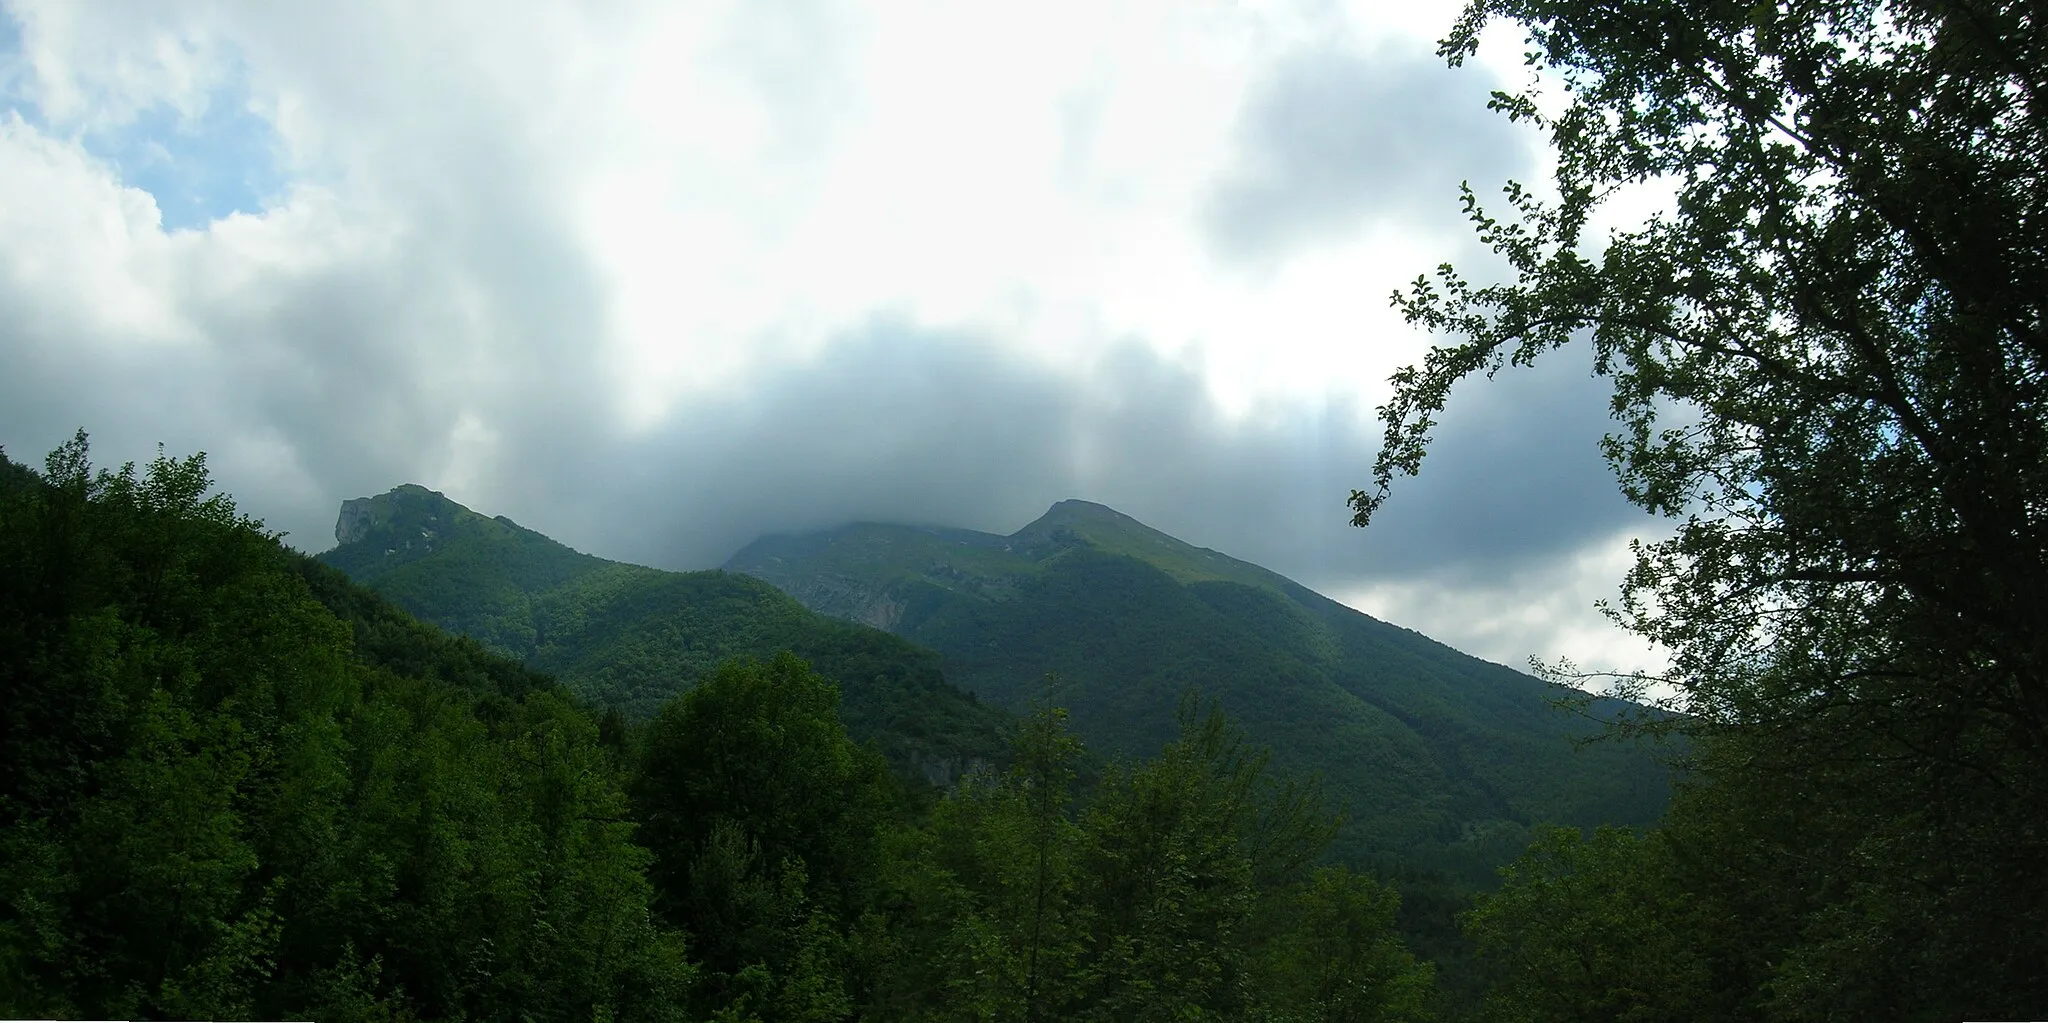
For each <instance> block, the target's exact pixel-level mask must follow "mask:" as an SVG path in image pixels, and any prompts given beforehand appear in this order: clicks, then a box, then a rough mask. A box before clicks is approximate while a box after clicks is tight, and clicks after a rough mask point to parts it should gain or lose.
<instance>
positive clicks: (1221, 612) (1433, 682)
mask: <svg viewBox="0 0 2048 1023" xmlns="http://www.w3.org/2000/svg"><path fill="white" fill-rule="evenodd" d="M726 567H727V568H728V569H730V570H732V571H735V572H744V573H747V574H749V575H754V576H758V577H759V578H762V579H764V580H766V581H768V582H771V583H774V584H775V585H776V586H778V587H780V588H781V589H783V590H784V591H786V592H788V593H790V594H792V595H794V596H795V597H796V598H797V599H799V600H801V601H803V602H804V603H805V604H806V605H807V606H809V607H811V608H813V609H815V610H818V611H822V612H825V613H827V614H831V615H835V616H838V617H841V618H846V619H850V620H853V621H859V622H864V623H866V624H870V625H874V626H877V627H880V628H886V629H888V630H890V631H891V632H894V633H896V634H897V635H900V636H903V637H905V638H907V639H910V640H913V641H915V642H917V643H920V644H924V645H927V646H930V647H932V648H933V649H936V650H938V651H940V652H941V653H942V654H943V655H944V656H945V666H946V671H947V675H948V677H949V678H950V679H952V680H953V681H954V683H955V684H957V685H960V686H962V687H963V688H966V689H968V690H970V691H973V692H975V693H976V694H977V695H979V696H980V697H981V698H983V699H986V700H988V701H990V702H992V703H995V704H997V705H1000V706H1005V707H1019V706H1021V705H1023V703H1024V702H1025V701H1027V700H1028V699H1029V698H1030V697H1031V696H1032V695H1033V694H1035V693H1036V692H1037V691H1038V688H1039V685H1040V679H1041V678H1042V676H1043V675H1044V673H1045V672H1048V671H1053V672H1058V673H1059V674H1060V676H1061V678H1062V680H1063V682H1064V685H1065V688H1064V691H1063V693H1062V698H1063V699H1064V700H1065V702H1067V703H1068V704H1069V705H1070V706H1071V707H1072V708H1073V710H1074V721H1075V725H1076V729H1077V731H1078V732H1079V733H1080V734H1081V735H1082V736H1083V738H1085V739H1086V740H1087V741H1088V742H1089V743H1090V745H1091V746H1096V747H1099V748H1102V749H1105V750H1109V751H1113V752H1119V753H1125V754H1130V755H1134V756H1136V755H1149V754H1150V753H1151V752H1153V751H1154V750H1155V749H1157V748H1158V747H1159V745H1160V744H1162V743H1163V742H1164V741H1166V740H1167V739H1168V738H1169V737H1170V735H1169V730H1170V728H1171V724H1172V720H1173V715H1172V709H1173V707H1174V704H1175V702H1176V701H1177V700H1178V698H1179V696H1180V694H1181V693H1182V692H1183V691H1184V690H1185V689H1187V688H1189V687H1193V688H1198V689H1200V690H1201V691H1202V692H1203V693H1205V694H1207V695H1209V696H1212V697H1214V698H1216V699H1218V700H1219V701H1220V702H1221V704H1222V706H1223V708H1224V709H1225V710H1226V711H1227V712H1228V713H1230V714H1231V715H1232V717H1234V718H1235V719H1237V720H1238V721H1239V722H1240V723H1242V725H1243V726H1244V728H1245V729H1246V732H1247V734H1248V735H1249V736H1250V737H1251V738H1252V739H1253V740H1254V741H1256V742H1259V743H1263V744H1269V745H1271V746H1272V747H1273V750H1274V754H1275V759H1276V761H1277V762H1278V763H1280V764H1282V765H1284V766H1288V767H1291V768H1296V769H1304V770H1316V771H1320V772H1321V773H1322V774H1323V776H1324V778H1325V780H1326V783H1327V784H1328V786H1329V789H1330V791H1331V792H1332V794H1334V795H1335V796H1337V797H1338V798H1339V799H1340V800H1341V801H1342V802H1343V803H1345V804H1346V806H1347V809H1348V811H1349V814H1350V817H1351V823H1350V824H1349V825H1347V828H1346V831H1345V833H1344V834H1343V836H1341V838H1340V850H1341V851H1342V852H1343V853H1345V854H1347V855H1349V856H1351V857H1353V858H1357V859H1373V858H1380V857H1388V856H1392V857H1398V858H1401V859H1410V860H1413V859H1420V860H1423V861H1425V862H1429V863H1431V864H1433V865H1436V866H1439V867H1444V868H1447V869H1451V870H1454V871H1456V872H1459V873H1461V874H1464V875H1466V876H1468V877H1483V876H1485V874H1486V872H1487V871H1488V870H1490V868H1491V866H1492V865H1493V864H1496V863H1498V862H1501V861H1503V860H1505V859H1506V858H1509V857H1511V856H1512V855H1513V854H1514V853H1515V852H1517V851H1519V850H1520V849H1521V848H1522V846H1523V844H1524V840H1525V837H1526V835H1527V829H1528V827H1529V826H1530V825H1532V824H1536V823H1541V822H1545V821H1558V822H1566V823H1588V824H1589V823H1596V822H1614V823H1629V824H1640V823H1647V822H1649V821H1651V820H1653V819H1654V818H1655V817H1656V815H1657V814H1658V812H1660V811H1661V809H1662V807H1663V804H1664V802H1665V799H1666V797H1667V787H1668V786H1667V781H1666V777H1665V772H1664V770H1663V768H1662V767H1661V766H1660V765H1659V764H1658V763H1657V762H1656V761H1655V760H1654V759H1653V758H1652V757H1651V756H1650V755H1649V753H1648V752H1646V751H1643V750H1640V749H1635V748H1627V747H1619V746H1614V745H1610V744H1598V745H1595V746H1592V747H1588V748H1583V749H1578V748H1575V747H1574V744H1573V743H1572V742H1571V740H1572V738H1574V737H1577V736H1582V735H1586V734H1590V733H1591V732H1592V731H1594V730H1595V728H1596V727H1597V726H1595V725H1594V724H1593V723H1592V722H1587V721H1583V720H1580V719H1575V718H1572V717H1570V716H1568V715H1565V714H1563V713H1561V712H1558V711H1555V710H1553V709H1552V708H1551V706H1550V705H1549V704H1548V702H1547V699H1548V697H1549V695H1550V694H1549V691H1548V689H1547V687H1546V686H1545V685H1544V684H1543V683H1541V682H1540V681H1538V680H1536V679H1533V678H1530V677H1529V676H1527V675H1524V674H1522V673H1520V672H1516V671H1512V670H1510V669H1507V668H1504V667H1501V666H1499V665H1495V664H1489V663H1487V662H1484V661H1481V660H1478V659H1477V658H1473V657H1470V656H1467V655H1465V654H1462V653H1459V652H1457V651H1455V650H1452V649H1451V648H1449V647H1446V646H1444V645H1442V644H1440V643H1436V642H1435V641H1433V640H1430V639H1429V638H1427V637H1425V636H1422V635H1420V634H1419V633H1415V632H1412V631H1409V630H1406V629H1402V628H1399V627H1397V626H1393V625H1389V624H1387V623H1385V622H1381V621H1378V620H1376V619H1373V618H1371V617H1368V616H1366V615H1364V614H1361V613H1359V612H1357V611H1354V610H1352V609H1350V608H1348V607H1345V606H1343V605H1341V604H1338V603H1336V602H1335V601H1332V600H1329V599H1327V598H1324V597H1322V596H1320V595H1318V594H1316V593H1314V592H1312V591H1310V590H1308V589H1306V588H1304V587H1302V586H1299V585H1297V584H1295V583H1293V582H1291V581H1289V580H1287V579H1286V578H1284V577H1282V576H1279V575H1276V574H1274V573H1272V572H1269V571H1267V570H1265V569H1263V568H1260V567H1258V566H1256V565H1251V564H1248V563H1246V562H1242V561H1237V560H1235V559H1232V558H1229V557H1226V556H1224V555H1222V554H1219V553H1217V552H1215V551H1210V550H1206V549H1204V548H1199V547H1195V546H1192V545H1190V544H1187V543H1184V542H1182V541H1180V540H1177V539H1175V538H1173V537H1170V536H1167V535H1166V534H1164V533H1160V532H1158V531H1157V530H1153V529H1150V528H1148V527H1146V526H1144V525H1143V524H1142V523H1139V522H1137V521H1136V520H1134V519H1131V518H1129V517H1128V516H1124V515H1121V514H1119V513H1117V512H1115V511H1113V510H1111V509H1108V508H1105V507H1102V506H1100V505H1094V504H1089V503H1086V502H1081V501H1065V502H1061V503H1060V504H1057V505H1055V506H1053V508H1052V509H1051V510H1050V511H1049V512H1047V514H1046V515H1045V516H1044V517H1042V518H1040V519H1039V520H1038V521H1036V522H1033V523H1031V524H1030V525H1028V526H1026V527H1024V528H1023V529H1021V530H1018V531H1017V532H1016V533H1013V534H1011V535H1010V536H1007V537H1003V536H995V535H992V534H986V533H976V532H971V531H966V530H948V529H929V528H917V527H908V526H894V525H882V524H872V523H868V524H859V525H853V526H848V527H845V528H843V529H838V530H832V531H829V532H824V533H817V534H809V535H803V536H785V537H769V538H764V539H762V540H760V541H757V542H756V543H754V544H752V545H750V546H749V547H747V548H746V549H745V550H743V551H741V552H740V553H739V554H738V555H736V556H735V557H734V558H733V559H732V560H731V561H730V562H728V563H727V565H726Z"/></svg>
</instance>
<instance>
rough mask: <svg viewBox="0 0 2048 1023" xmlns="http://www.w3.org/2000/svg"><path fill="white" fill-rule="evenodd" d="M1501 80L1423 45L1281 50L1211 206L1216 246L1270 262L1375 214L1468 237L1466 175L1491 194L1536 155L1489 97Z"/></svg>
mask: <svg viewBox="0 0 2048 1023" xmlns="http://www.w3.org/2000/svg"><path fill="white" fill-rule="evenodd" d="M1498 87H1499V86H1498V83H1497V82H1496V81H1495V80H1494V79H1493V78H1492V77H1491V76H1489V75H1488V74H1487V73H1486V72H1485V71H1484V70H1482V69H1481V68H1479V67H1476V66H1467V67H1463V68H1457V69H1452V68H1449V67H1446V66H1445V65H1444V63H1443V62H1442V61H1441V60H1438V59H1436V58H1435V57H1433V56H1431V55H1430V54H1428V53H1426V52H1424V51H1422V50H1419V49H1417V48H1414V47H1399V48H1397V47H1393V46H1385V47H1381V48H1379V49H1377V50H1374V51H1371V52H1358V51H1353V50H1347V49H1340V48H1336V47H1327V48H1320V49H1315V50H1309V51H1304V52H1302V53H1299V54H1296V55H1294V56H1292V57H1289V58H1287V59H1284V60H1282V61H1281V62H1279V63H1278V64H1276V65H1275V66H1274V68H1273V69H1272V70H1271V71H1270V72H1268V74H1267V75H1266V78H1265V80H1264V81H1263V82H1262V83H1260V85H1259V86H1258V87H1257V88H1256V90H1255V92H1254V94H1253V95H1252V97H1251V98H1250V99H1249V100H1248V101H1247V103H1246V105H1245V108H1244V109H1243V111H1242V112H1241V113H1240V115H1239V121H1238V124H1237V128H1236V135H1237V155H1236V160H1235V166H1234V167H1233V168H1232V169H1231V170H1230V171H1229V173H1227V174H1226V175H1225V176H1224V177H1223V179H1222V180H1221V181H1220V182H1219V183H1218V185H1217V186H1216V188H1215V190H1214V191H1213V192H1212V193H1211V195H1210V196H1209V200H1208V208H1207V210H1206V211H1205V213H1206V217H1205V219H1206V224H1205V227H1206V229H1207V233H1208V235H1209V239H1210V243H1211V244H1212V245H1213V246H1214V247H1215V248H1216V250H1217V251H1218V252H1219V253H1221V254H1223V255H1225V256H1226V257H1229V258H1234V259H1239V260H1244V261H1251V262H1264V261H1267V260H1270V259H1272V258H1276V257H1278V256H1283V255H1285V254H1286V253H1287V252H1288V251H1289V250H1291V249H1294V248H1296V247H1298V246H1302V245H1309V244H1314V243H1317V242H1322V241H1327V240H1331V239H1337V238H1343V237H1347V236H1351V235H1354V234H1355V233H1356V232H1357V230H1358V228H1359V227H1360V225H1361V224H1363V223H1365V222H1366V221H1368V220H1378V221H1388V222H1392V223H1394V224H1397V225H1399V226H1402V227H1404V228H1411V229H1412V228H1423V229H1429V228H1434V229H1439V230H1444V231H1447V232H1449V233H1451V234H1453V235H1468V234H1469V230H1468V229H1467V228H1465V227H1464V226H1463V224H1462V215H1461V213H1460V211H1459V207H1458V199H1457V191H1456V185H1457V182H1459V181H1461V180H1466V181H1470V182H1471V183H1472V185H1473V187H1474V188H1477V189H1479V190H1481V191H1482V192H1483V193H1487V194H1491V192H1492V191H1493V189H1494V188H1495V187H1496V186H1497V185H1498V184H1499V183H1500V182H1502V181H1505V180H1507V179H1509V178H1515V177H1523V176H1526V175H1527V174H1528V172H1529V168H1530V166H1531V155H1530V154H1531V150H1530V148H1529V138H1528V136H1527V135H1526V133H1524V132H1522V131H1521V130H1519V129H1517V128H1515V127H1514V126H1512V125H1510V124H1509V123H1508V121H1507V119H1506V118H1505V117H1502V116H1500V115H1498V114H1495V113H1493V112H1492V111H1489V110H1488V109H1487V108H1486V104H1487V99H1488V96H1489V95H1490V93H1491V92H1492V90H1493V89H1495V88H1498Z"/></svg>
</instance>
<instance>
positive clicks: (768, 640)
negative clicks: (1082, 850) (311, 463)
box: [320, 485, 1009, 782]
mask: <svg viewBox="0 0 2048 1023" xmlns="http://www.w3.org/2000/svg"><path fill="white" fill-rule="evenodd" d="M336 539H337V540H338V541H341V542H340V543H339V545H338V546H336V547H335V548H334V549H333V550H330V551H328V552H326V553H324V554H322V555H320V559H321V560H322V561H323V562H325V563H327V564H329V565H332V566H334V567H336V568H339V569H341V570H342V571H344V572H346V573H347V574H348V575H349V576H351V577H352V578H354V579H355V580H356V581H357V582H360V583H362V584H364V585H366V586H369V587H370V588H371V589H374V590H376V591H377V592H378V593H380V594H382V595H383V596H384V597H385V598H387V599H389V600H390V601H391V602H392V603H394V604H396V605H398V606H399V607H401V608H404V609H405V610H406V611H409V612H411V613H412V614H414V615H417V616H419V617H420V618H421V619H423V620H425V621H428V622H432V623H434V624H436V625H439V626H441V627H442V628H445V629H447V630H449V631H451V632H454V633H457V634H460V635H465V636H468V637H471V638H473V639H475V640H476V641H478V642H479V643H481V644H483V646H484V647H485V649H488V650H490V651H492V652H494V653H497V654H499V655H501V656H504V657H508V658H512V659H514V660H518V661H521V662H523V663H525V664H526V665H528V666H529V667H531V668H533V669H535V670H537V671H544V672H547V673H549V674H551V675H554V676H555V677H556V678H559V679H560V680H561V681H562V684H563V685H564V686H565V687H566V688H567V689H568V690H569V691H570V692H572V693H575V694H576V695H577V696H579V697H582V698H584V699H587V700H589V701H591V702H592V703H593V704H594V705H597V706H602V707H607V708H615V709H617V710H618V711H619V712H620V713H622V714H623V715H625V716H626V717H628V718H644V717H646V716H648V715H649V714H651V713H653V711H654V709H655V708H657V707H659V706H660V705H661V704H662V703H663V702H664V701H666V700H668V699H670V698H672V697H674V696H676V695H677V694H678V693H680V692H682V691H683V690H685V689H687V688H688V687H689V686H691V685H693V684H694V683H695V682H696V680H697V679H699V678H702V677H704V676H705V675H706V674H708V673H709V672H710V671H711V669H712V668H713V667H715V666H716V665H718V664H719V663H720V662H721V661H724V660H725V659H727V658H729V657H732V656H735V655H746V656H752V657H757V658H767V657H772V656H773V655H774V654H776V653H778V652H781V651H785V650H787V651H794V652H795V653H796V654H797V655H798V656H800V657H803V658H804V659H805V660H807V661H809V662H810V663H811V664H813V665H814V666H815V667H816V668H817V669H818V670H819V671H821V672H823V673H824V674H826V675H827V676H829V677H831V678H833V679H834V680H836V681H837V682H838V683H839V684H840V685H841V686H842V687H843V689H844V692H845V706H844V713H845V716H846V722H847V727H848V728H849V729H851V730H852V732H853V734H854V735H855V736H857V737H859V738H860V739H862V740H864V741H867V740H872V741H874V742H876V743H877V744H878V745H879V746H880V748H881V749H882V750H883V752H884V753H885V754H886V755H887V756H888V757H889V758H890V759H891V760H892V761H893V762H895V763H897V764H898V765H899V766H901V767H903V768H904V769H906V770H910V771H913V772H915V773H917V774H920V775H923V776H926V777H928V778H930V779H931V780H932V781H935V782H945V781H949V780H952V779H954V778H957V777H958V776H959V774H960V773H962V772H963V771H964V770H965V769H966V768H967V767H968V765H970V764H972V763H975V762H980V761H987V760H991V759H999V758H1000V757H1001V756H1003V755H1004V753H1005V751H1006V750H1007V749H1008V742H1009V738H1008V728H1009V724H1008V720H1009V719H1008V717H1007V716H1006V715H1005V714H1004V713H1003V712H1002V711H999V710H997V709H995V708H992V707H985V706H982V705H981V704H979V703H977V702H976V701H975V700H973V699H972V698H970V697H967V696H966V695H965V694H963V693H961V692H960V691H959V690H958V689H956V688H954V687H953V686H951V685H949V684H948V683H947V680H946V678H945V676H944V675H943V674H942V673H941V671H940V665H939V659H938V658H937V657H936V656H935V655H934V654H933V653H932V652H931V651H929V650H926V649H924V648H922V647H918V646H916V645H914V644H911V643H907V642H904V641H903V640H900V639H897V638H895V637H893V636H890V635H888V634H886V633H883V632H880V631H877V630H874V629H869V628H864V627H861V626H858V625H849V624H847V623H845V622H840V621H835V620H833V619H831V618H828V617H825V616H822V615H818V614H814V613H812V612H810V611H807V610H805V609H804V607H803V606H802V605H800V604H798V603H797V602H796V601H794V600H791V599H790V598H789V597H787V596H785V595H784V594H782V593H781V592H779V591H777V590H776V589H775V588H774V587H771V586H767V585H764V584H762V583H761V582H759V581H757V580H754V579H751V578H748V577H746V576H742V575H737V574H733V573H728V572H663V571H659V570H656V569H652V568H642V567H640V566H638V565H625V564H620V563H618V562H614V561H606V560H604V559H602V558H596V557H592V556H590V555H587V554H581V553H578V552H576V551H573V550H571V549H569V548H568V547H565V546H563V545H561V544H559V543H556V542H555V541H553V540H550V539H548V538H547V537H545V536H542V535H541V534H539V533H536V532H534V531H532V530H529V529H524V528H522V527H520V526H518V525H517V524H515V523H513V522H512V521H511V520H509V519H505V518H495V519H494V518H487V517H485V516H483V515H479V514H477V513H476V512H473V511H471V510H469V509H468V508H464V507H463V506H462V505H460V504H457V503H455V502H454V501H451V500H449V499H447V498H446V497H443V496H442V495H440V494H438V493H435V492H433V491H430V490H427V489H426V488H424V487H419V486H411V485H408V486H403V487H399V488H397V489H395V490H393V491H391V492H390V493H388V494H384V495H382V496H379V497H374V498H363V499H360V500H354V501H349V502H347V503H346V504H345V505H344V506H343V509H342V514H341V518H340V521H339V524H338V526H337V528H336Z"/></svg>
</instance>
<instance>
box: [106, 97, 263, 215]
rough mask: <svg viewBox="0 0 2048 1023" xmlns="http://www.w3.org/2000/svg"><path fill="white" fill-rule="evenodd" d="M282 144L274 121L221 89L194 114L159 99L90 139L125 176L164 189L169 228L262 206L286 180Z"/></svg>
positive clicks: (157, 191)
mask: <svg viewBox="0 0 2048 1023" xmlns="http://www.w3.org/2000/svg"><path fill="white" fill-rule="evenodd" d="M277 146H278V140H277V132H276V131H275V130H273V129H272V128H271V125H270V122H268V121H266V120H264V119H263V118H261V117H258V116H257V115H255V114H253V113H250V112H249V110H248V107H247V105H246V101H245V100H244V99H243V97H240V96H235V95H232V94H215V96H214V97H213V98H212V101H211V102H210V103H209V104H208V106H207V110H206V113H205V114H204V115H202V116H200V117H197V118H193V119H191V120H186V119H185V118H183V117H181V116H180V115H179V114H178V112H177V111H175V110H172V109H170V108H169V107H161V106H159V107H154V108H152V109H150V110H149V111H147V112H145V113H144V114H143V115H142V116H140V117H138V118H136V120H135V121H134V122H133V123H131V124H129V125H128V126H126V127H125V128H123V129H121V130H120V131H119V132H116V133H113V134H112V135H111V136H107V137H99V138H93V137H88V138H87V139H86V149H87V151H89V152H91V153H92V154H93V155H94V156H97V157H99V158H100V159H102V160H105V161H106V162H107V163H108V164H109V165H111V166H112V167H114V169H115V171H116V173H118V174H119V175H120V177H121V181H122V182H123V183H124V184H127V185H129V186H131V187H134V188H140V189H142V190H144V191H146V192H148V193H150V194H151V195H153V196H155V197H156V205H157V209H159V210H161V211H162V212H163V225H164V230H166V231H176V230H179V229H182V228H199V227H205V226H206V225H207V224H209V223H212V222H213V221H215V220H218V219H220V218H222V217H225V216H227V215H229V214H231V213H258V212H261V211H262V209H263V206H264V202H265V200H267V199H270V198H272V197H273V196H276V195H277V194H278V193H280V192H281V191H283V188H284V180H283V176H282V174H281V173H280V172H279V170H278V166H277Z"/></svg>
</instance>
